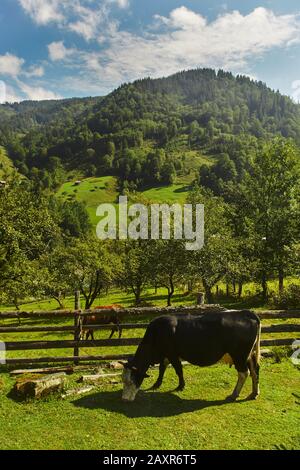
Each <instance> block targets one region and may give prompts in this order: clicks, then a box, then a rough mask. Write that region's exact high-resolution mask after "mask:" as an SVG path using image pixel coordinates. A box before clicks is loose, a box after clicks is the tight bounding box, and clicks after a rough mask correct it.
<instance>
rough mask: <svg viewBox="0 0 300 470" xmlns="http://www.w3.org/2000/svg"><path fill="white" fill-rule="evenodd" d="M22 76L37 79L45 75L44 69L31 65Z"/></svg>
mask: <svg viewBox="0 0 300 470" xmlns="http://www.w3.org/2000/svg"><path fill="white" fill-rule="evenodd" d="M24 75H26V77H29V78H31V77H38V78H41V77H43V76H44V75H45V70H44V67H42V66H41V65H37V66H35V65H33V66H31V67H29V69H28V71H27V72H24Z"/></svg>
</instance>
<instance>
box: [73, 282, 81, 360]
mask: <svg viewBox="0 0 300 470" xmlns="http://www.w3.org/2000/svg"><path fill="white" fill-rule="evenodd" d="M79 311H80V291H79V290H77V291H75V314H74V327H75V330H74V341H75V346H74V353H73V355H74V356H79V341H80V314H79V313H78V312H79ZM74 364H75V366H78V364H79V361H78V360H75V361H74Z"/></svg>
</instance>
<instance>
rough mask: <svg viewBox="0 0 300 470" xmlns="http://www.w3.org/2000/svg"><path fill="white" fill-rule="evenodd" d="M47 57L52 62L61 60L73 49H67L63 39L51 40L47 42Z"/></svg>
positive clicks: (71, 52)
mask: <svg viewBox="0 0 300 470" xmlns="http://www.w3.org/2000/svg"><path fill="white" fill-rule="evenodd" d="M48 52H49V57H50V59H51V60H52V61H53V62H56V61H59V60H63V59H65V58H66V57H68V56H69V55H71V54H73V52H74V49H67V48H66V47H65V45H64V43H63V41H58V42H52V43H51V44H48Z"/></svg>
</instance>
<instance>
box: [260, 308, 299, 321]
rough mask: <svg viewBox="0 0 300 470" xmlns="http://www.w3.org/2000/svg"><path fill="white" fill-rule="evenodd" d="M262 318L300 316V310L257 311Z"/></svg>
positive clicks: (278, 318)
mask: <svg viewBox="0 0 300 470" xmlns="http://www.w3.org/2000/svg"><path fill="white" fill-rule="evenodd" d="M256 314H257V315H258V316H259V318H260V319H261V320H263V319H265V320H266V319H272V320H273V319H277V320H280V319H281V318H300V310H282V311H273V312H272V311H271V310H270V311H263V312H256Z"/></svg>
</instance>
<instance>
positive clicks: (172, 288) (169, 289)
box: [168, 278, 174, 307]
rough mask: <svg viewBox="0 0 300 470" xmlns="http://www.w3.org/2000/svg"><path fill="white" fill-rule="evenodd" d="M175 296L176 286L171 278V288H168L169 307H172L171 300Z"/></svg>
mask: <svg viewBox="0 0 300 470" xmlns="http://www.w3.org/2000/svg"><path fill="white" fill-rule="evenodd" d="M173 294H174V284H173V279H172V278H170V287H168V307H171V299H172V296H173Z"/></svg>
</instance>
